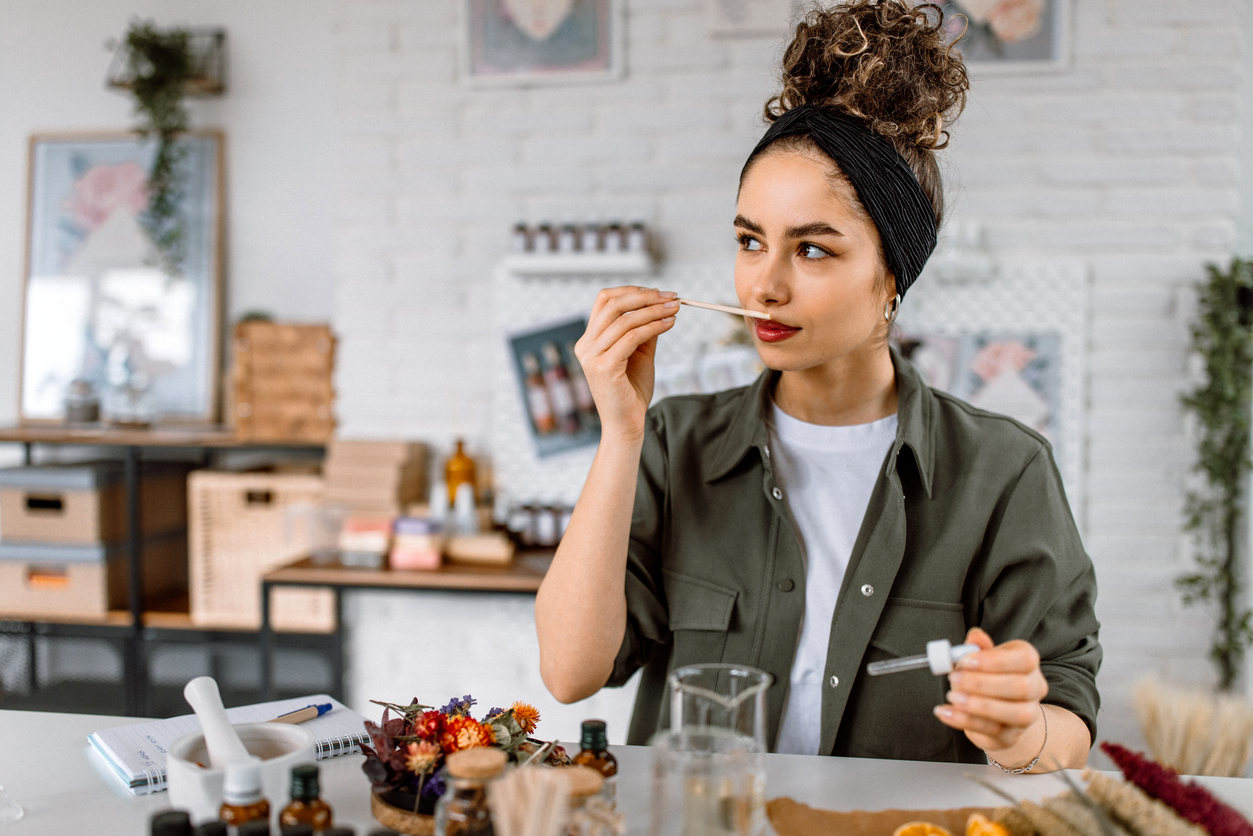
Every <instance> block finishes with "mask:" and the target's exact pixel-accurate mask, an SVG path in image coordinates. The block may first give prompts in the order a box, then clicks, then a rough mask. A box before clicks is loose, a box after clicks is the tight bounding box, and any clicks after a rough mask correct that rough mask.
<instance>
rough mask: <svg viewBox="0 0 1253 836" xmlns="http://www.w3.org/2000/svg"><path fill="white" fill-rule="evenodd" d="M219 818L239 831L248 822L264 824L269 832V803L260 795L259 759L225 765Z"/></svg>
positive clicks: (252, 758) (254, 758) (251, 758)
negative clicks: (261, 822)
mask: <svg viewBox="0 0 1253 836" xmlns="http://www.w3.org/2000/svg"><path fill="white" fill-rule="evenodd" d="M218 818H219V819H221V820H222V821H224V822H226V823H227V824H229V825H233V826H234V827H236V828H240V827H242V826H243V825H245V824H247V823H248V822H252V821H264V822H265V823H266V827H267V829H268V827H269V822H270V802H269V801H266V799H265V796H264V795H263V794H262V792H261V759H260V758H258V757H250V758H248V760H246V761H234V762H232V763H228V764H227V765H226V775H225V777H224V779H223V781H222V806H221V808H220V809H219V810H218Z"/></svg>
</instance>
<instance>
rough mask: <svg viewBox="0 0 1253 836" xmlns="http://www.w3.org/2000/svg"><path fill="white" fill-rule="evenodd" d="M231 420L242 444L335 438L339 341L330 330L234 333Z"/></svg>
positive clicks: (245, 326) (269, 325)
mask: <svg viewBox="0 0 1253 836" xmlns="http://www.w3.org/2000/svg"><path fill="white" fill-rule="evenodd" d="M234 347H235V350H234V357H235V365H234V369H233V372H232V380H233V386H232V388H231V392H232V396H233V404H232V406H231V410H230V414H231V415H232V417H233V419H234V423H235V434H236V436H238V437H239V438H243V439H252V440H261V441H313V442H323V441H327V440H328V439H330V437H331V436H332V434H334V432H335V417H334V406H335V387H334V384H333V382H332V378H333V375H334V369H335V336H334V334H332V333H331V329H330V326H327V325H296V324H291V323H278V322H241V323H239V325H237V326H236V327H235V343H234Z"/></svg>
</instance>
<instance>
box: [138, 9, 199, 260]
mask: <svg viewBox="0 0 1253 836" xmlns="http://www.w3.org/2000/svg"><path fill="white" fill-rule="evenodd" d="M191 39H192V36H191V33H190V32H189V31H188V30H186V29H170V30H169V31H162V30H160V29H158V28H156V27H155V26H154V25H153V24H152V23H151V22H148V21H135V22H133V23H132V24H131V26H130V28H129V29H128V30H127V32H126V40H125V43H124V48H125V65H124V70H123V71H124V73H125V77H126V84H125V86H126V87H127V88H128V89H129V90H130V92H131V94H132V95H133V96H134V97H135V115H136V116H137V117H139V124H137V125H136V126H135V131H136V133H138V134H140V135H141V136H145V137H149V138H152V139H155V140H156V143H157V149H156V156H155V157H154V158H153V162H152V170H151V171H150V172H149V173H148V195H149V197H148V206H147V208H146V209H144V211H143V213H142V214H141V215H140V217H139V222H140V225H141V226H143V228H144V231H145V232H147V233H148V237H149V238H150V239H151V240H152V243H153V245H154V246H155V247H156V250H157V253H158V255H159V257H160V260H161V266H162V268H164V269H165V271H166V272H167V273H169V274H170V275H172V276H174V275H179V274H180V273H181V272H182V263H183V255H184V243H185V242H184V225H183V218H182V215H181V214H180V212H179V204H180V202H181V201H182V198H183V192H184V187H183V183H182V181H181V177H180V173H179V163H180V162H181V161H182V159H183V156H184V150H183V148H182V147H181V146H179V145H178V142H177V140H178V137H179V135H180V134H182V133H183V132H184V131H186V130H187V108H186V107H184V105H183V96H184V94H185V90H186V85H187V83H188V82H189V81H191V80H192V78H193V77H194V75H195V61H194V60H193V55H192V49H191Z"/></svg>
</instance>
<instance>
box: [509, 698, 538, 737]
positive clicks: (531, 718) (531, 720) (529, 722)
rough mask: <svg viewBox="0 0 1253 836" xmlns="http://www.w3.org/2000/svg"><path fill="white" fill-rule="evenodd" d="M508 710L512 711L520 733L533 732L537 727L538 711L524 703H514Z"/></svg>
mask: <svg viewBox="0 0 1253 836" xmlns="http://www.w3.org/2000/svg"><path fill="white" fill-rule="evenodd" d="M510 708H511V709H512V711H513V719H515V720H517V721H518V725H519V726H521V727H522V731H524V732H526V733H527V734H530V733H531V732H533V731H535V727H536V726H538V725H539V709H537V708H536V707H535V706H533V705H528V704H527V703H524V702H515V703H514V704H513V705H511V706H510Z"/></svg>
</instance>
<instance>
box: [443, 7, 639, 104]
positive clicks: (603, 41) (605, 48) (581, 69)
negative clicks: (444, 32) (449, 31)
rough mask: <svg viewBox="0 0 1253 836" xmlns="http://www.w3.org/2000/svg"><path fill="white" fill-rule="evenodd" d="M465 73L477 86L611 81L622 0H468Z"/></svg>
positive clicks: (618, 68)
mask: <svg viewBox="0 0 1253 836" xmlns="http://www.w3.org/2000/svg"><path fill="white" fill-rule="evenodd" d="M463 2H464V7H463V8H464V10H465V11H464V15H465V21H464V25H463V26H462V31H463V32H464V40H465V42H464V45H463V49H462V74H463V76H464V78H465V79H466V81H467V82H469V83H471V84H475V85H520V86H527V85H538V84H569V83H577V82H588V81H610V80H613V79H617V78H621V77H622V72H623V59H622V56H623V43H622V34H623V21H622V2H623V0H463Z"/></svg>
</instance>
